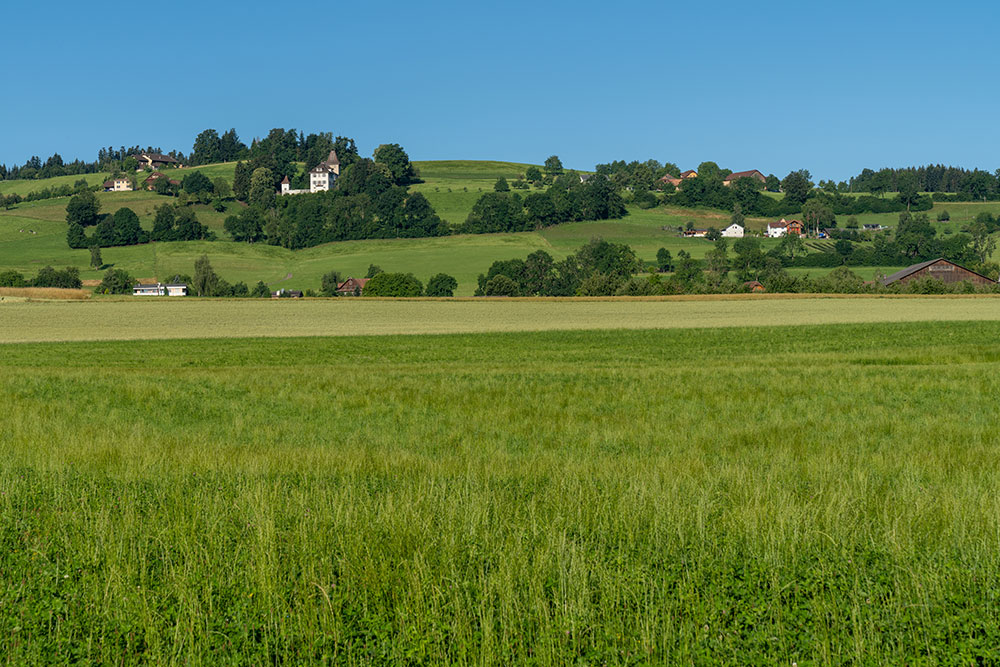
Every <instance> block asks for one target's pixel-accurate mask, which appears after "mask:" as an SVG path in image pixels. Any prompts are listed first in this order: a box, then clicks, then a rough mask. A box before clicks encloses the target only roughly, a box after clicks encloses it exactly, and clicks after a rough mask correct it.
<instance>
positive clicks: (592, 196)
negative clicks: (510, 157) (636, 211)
mask: <svg viewBox="0 0 1000 667" xmlns="http://www.w3.org/2000/svg"><path fill="white" fill-rule="evenodd" d="M626 213H627V211H626V209H625V200H624V199H622V196H621V194H620V193H619V192H618V188H616V187H615V186H614V185H613V184H612V183H611V181H610V180H608V178H607V177H605V176H601V175H597V176H594V177H593V178H590V179H589V180H587V182H586V183H581V182H580V179H579V178H578V177H577V176H576V175H575V174H573V173H572V172H571V173H569V174H566V175H564V176H560V177H558V178H556V179H555V181H554V183H553V184H552V187H551V188H549V189H548V190H546V191H544V192H533V193H531V194H529V195H526V196H524V197H522V196H521V195H519V194H517V193H511V192H487V193H484V194H483V195H482V196H481V197H480V198H479V200H478V201H477V202H476V203H475V205H474V206H473V207H472V212H471V213H470V214H469V217H468V218H467V219H466V221H465V223H464V224H462V226H461V227H460V229H459V231H460V232H461V233H465V234H488V233H495V232H521V231H527V230H531V229H537V228H539V227H545V226H548V225H554V224H558V223H560V222H569V221H573V220H609V219H614V218H621V217H623V216H624V215H626Z"/></svg>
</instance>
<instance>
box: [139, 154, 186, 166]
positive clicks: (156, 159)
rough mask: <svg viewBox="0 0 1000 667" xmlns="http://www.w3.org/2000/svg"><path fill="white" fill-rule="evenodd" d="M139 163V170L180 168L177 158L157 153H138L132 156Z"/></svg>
mask: <svg viewBox="0 0 1000 667" xmlns="http://www.w3.org/2000/svg"><path fill="white" fill-rule="evenodd" d="M133 157H135V159H136V160H138V162H139V169H159V168H160V167H180V166H182V165H181V163H180V162H179V161H178V160H177V158H173V157H170V156H169V155H161V154H159V153H140V154H139V155H135V156H133Z"/></svg>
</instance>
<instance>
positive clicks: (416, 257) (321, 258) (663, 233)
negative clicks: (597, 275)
mask: <svg viewBox="0 0 1000 667" xmlns="http://www.w3.org/2000/svg"><path fill="white" fill-rule="evenodd" d="M414 164H415V166H416V167H417V169H418V170H419V172H420V176H421V178H422V180H423V182H422V183H419V184H416V185H414V186H412V189H413V190H415V191H418V192H422V193H423V194H424V195H425V196H426V197H427V198H428V200H430V202H431V204H432V205H433V206H434V208H435V210H437V212H438V214H439V215H440V216H441V217H442V218H443V219H445V220H447V221H449V222H451V223H460V222H462V221H464V220H465V218H466V217H467V216H468V214H469V211H471V210H472V206H473V204H474V203H475V201H476V199H478V197H479V196H480V195H481V194H482V193H483V192H487V191H490V190H492V189H493V184H494V183H495V181H496V179H497V178H499V177H501V176H503V177H505V178H507V179H515V178H517V177H519V176H520V175H522V174H523V173H524V172H525V170H526V169H527V168H528V167H529V166H531V165H529V164H522V163H513V162H490V161H469V160H448V161H434V162H415V163H414ZM234 166H235V165H234V164H232V163H228V164H216V165H205V166H202V167H191V168H185V169H179V170H171V171H170V175H171V176H172V177H173V178H182V177H183V175H184V174H187V173H191V172H192V171H201V172H203V173H205V174H206V175H207V176H208V177H209V178H212V179H215V178H218V177H223V178H226V179H227V180H230V181H231V179H232V177H233V170H234ZM106 176H107V175H106V174H90V175H88V176H85V177H84V178H87V180H88V182H93V183H96V182H98V181H100V180H103V179H104V178H106ZM78 178H81V177H79V176H64V177H59V178H55V179H48V180H44V181H3V182H0V193H4V194H9V193H13V192H17V193H19V194H22V195H23V194H27V193H28V192H30V191H39V190H41V189H43V188H45V187H53V186H58V185H62V184H64V183H65V184H69V185H72V184H73V182H74V181H75V180H77V179H78ZM98 198H99V199H100V201H101V205H102V210H103V211H104V212H114V211H116V210H117V209H118V208H121V207H123V206H127V207H129V208H131V209H132V210H134V211H135V212H136V213H137V214H138V215H139V218H140V220H141V222H142V225H143V227H144V228H146V229H151V228H152V221H153V211H154V208H155V207H156V206H158V205H160V204H162V203H164V202H167V201H170V200H168V199H166V198H164V197H162V196H160V195H156V194H154V193H150V192H119V193H113V192H109V193H104V192H102V193H99V194H98ZM67 201H68V199H67V198H65V197H62V198H54V199H45V200H39V201H34V202H24V203H21V204H19V205H17V206H16V207H14V208H12V209H11V210H7V211H4V210H0V271H3V270H7V269H15V270H18V271H21V272H22V273H24V274H25V275H27V276H33V275H34V274H35V273H36V272H37V271H38V269H39V268H41V267H43V266H46V265H52V266H57V267H58V266H77V267H79V268H80V270H81V275H82V276H83V278H84V279H85V280H97V279H99V278H100V276H101V272H99V271H94V270H91V269H90V268H89V259H90V253H89V251H87V250H72V249H70V248H69V247H68V246H67V244H66V224H65V207H66V203H67ZM240 206H241V204H239V203H236V202H229V203H228V204H227V210H226V211H225V212H223V213H218V212H216V211H214V210H213V209H212V208H211V207H209V206H201V205H199V206H195V207H194V208H195V211H196V212H197V215H198V219H199V220H200V221H201V222H203V223H204V224H206V225H208V226H209V227H210V228H211V229H212V230H214V231H215V232H216V234H217V235H218V237H219V240H217V241H214V242H182V243H150V244H146V245H141V246H131V247H124V248H105V249H104V250H103V251H102V255H103V259H104V261H105V262H106V263H108V264H110V265H112V266H114V267H115V268H124V269H127V270H128V271H129V272H130V273H132V274H133V275H134V276H135V277H136V278H157V279H160V280H166V279H169V278H170V277H171V276H173V275H175V274H177V273H186V274H190V273H192V272H193V267H194V260H195V259H196V258H197V257H198V256H200V255H201V254H206V255H208V256H209V257H210V259H211V260H212V264H213V267H214V268H215V270H216V271H217V272H218V273H219V274H220V275H221V276H223V277H224V278H226V279H227V280H229V281H230V282H236V281H239V280H242V281H244V282H246V283H248V284H252V283H255V282H257V281H258V280H263V281H265V282H267V283H268V284H269V285H273V286H281V287H287V288H291V289H308V288H314V289H315V288H318V286H319V282H320V277H321V276H322V275H323V274H324V273H326V272H327V271H330V270H338V271H340V272H341V273H342V274H344V275H354V276H358V275H364V273H365V272H366V271H367V268H368V266H369V264H377V265H379V266H381V267H382V268H383V269H385V270H389V271H403V272H412V273H414V274H415V275H417V277H419V278H421V279H422V280H426V279H427V278H428V277H430V276H431V275H433V274H435V273H438V272H444V273H448V274H451V275H453V276H455V278H456V279H457V280H458V282H459V288H458V292H457V293H458V294H460V295H470V294H472V292H473V291H474V290H475V281H476V276H477V275H478V274H479V273H483V272H485V271H486V270H487V268H488V267H489V265H490V264H491V263H492V262H493V261H495V260H498V259H511V258H515V257H524V256H526V255H527V254H528V253H530V252H533V251H535V250H538V249H543V250H545V251H546V252H548V253H550V254H551V255H553V256H554V257H556V258H557V259H558V258H562V257H565V256H566V255H568V254H570V253H572V252H574V251H575V250H576V249H577V248H579V247H580V246H581V245H583V244H584V243H586V242H587V241H589V240H590V239H591V238H594V237H603V238H605V239H607V240H610V241H616V242H621V243H628V244H629V245H630V246H632V247H633V248H634V249H635V250H636V252H637V253H638V254H639V256H640V257H641V258H642V259H644V260H647V261H653V259H654V257H655V255H656V251H657V249H658V248H660V247H666V248H667V249H669V250H670V251H671V252H672V253H673V254H675V255H676V253H677V252H678V251H679V250H682V249H683V250H686V251H688V252H690V253H691V255H692V256H694V257H702V256H704V254H705V253H706V252H707V251H708V250H709V249H710V247H711V243H710V242H708V241H706V240H704V239H683V238H679V237H678V236H677V233H676V228H677V227H680V226H684V225H686V224H687V223H688V222H689V221H690V222H693V223H694V225H695V226H696V227H700V228H706V227H717V228H721V227H724V226H726V225H727V224H728V215H727V214H725V213H724V212H722V211H715V210H707V209H699V210H686V209H678V208H671V207H663V206H660V207H657V208H654V209H650V210H642V209H639V208H637V207H635V206H629V215H628V216H627V217H625V218H624V219H622V220H615V221H602V222H576V223H568V224H563V225H558V226H555V227H550V228H547V229H543V230H540V231H537V232H524V233H518V234H486V235H473V236H465V235H460V236H450V237H444V238H433V239H398V240H371V241H347V242H342V243H330V244H326V245H323V246H318V247H315V248H308V249H305V250H298V251H290V250H286V249H284V248H279V247H275V246H268V245H264V244H254V245H247V244H244V243H233V242H231V241H228V240H226V239H227V238H228V237H227V235H226V234H225V232H224V231H223V222H224V221H225V218H226V216H228V215H230V214H231V213H232V212H233V211H236V210H238V207H240ZM942 208H946V209H947V210H948V211H949V213H950V214H951V222H950V223H944V224H942V223H935V224H936V225H937V226H938V228H939V229H940V230H942V231H943V232H946V233H947V232H951V231H957V230H958V229H960V228H961V226H962V225H963V224H965V223H967V222H971V221H972V220H973V219H974V218H975V216H976V215H977V214H978V213H979V212H981V211H989V212H991V213H993V214H1000V202H990V203H985V204H978V203H948V204H944V205H941V204H939V205H937V206H936V207H935V209H934V210H933V211H931V212H930V216H931V219H932V220H933V219H935V217H936V215H937V212H938V211H939V210H940V209H942ZM896 218H897V215H896V214H884V215H862V216H858V220H859V222H860V223H861V224H866V223H880V224H885V225H889V226H892V225H894V224H895V222H896ZM766 224H767V220H766V219H762V218H758V219H753V218H751V219H748V220H747V225H748V226H749V227H750V228H751V229H763V227H764V226H765V225H766ZM841 224H843V221H842V222H841ZM764 243H765V246H769V245H770V244H773V243H775V241H771V240H765V241H764ZM894 268H898V267H880V268H879V269H875V268H873V267H862V268H858V269H855V271H856V272H857V273H859V274H860V275H862V277H864V278H865V279H871V278H872V277H874V276H875V275H876V274H877V273H884V272H887V271H889V270H891V269H894ZM796 272H798V273H811V274H813V275H820V274H822V273H825V272H826V270H824V269H808V270H805V269H796Z"/></svg>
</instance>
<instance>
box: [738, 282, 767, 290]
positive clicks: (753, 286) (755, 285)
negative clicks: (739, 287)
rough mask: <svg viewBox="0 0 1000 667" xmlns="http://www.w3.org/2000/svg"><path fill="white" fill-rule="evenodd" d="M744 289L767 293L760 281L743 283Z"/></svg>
mask: <svg viewBox="0 0 1000 667" xmlns="http://www.w3.org/2000/svg"><path fill="white" fill-rule="evenodd" d="M743 289H745V290H746V291H748V292H766V291H767V290H766V289H765V288H764V285H763V284H762V283H761V282H760V281H759V280H748V281H747V282H745V283H743Z"/></svg>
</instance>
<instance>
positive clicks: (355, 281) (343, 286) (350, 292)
mask: <svg viewBox="0 0 1000 667" xmlns="http://www.w3.org/2000/svg"><path fill="white" fill-rule="evenodd" d="M368 280H369V279H368V278H348V279H347V280H345V281H344V282H342V283H340V284H339V285H337V294H339V295H340V296H361V294H362V292H364V291H365V285H367V284H368Z"/></svg>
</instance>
